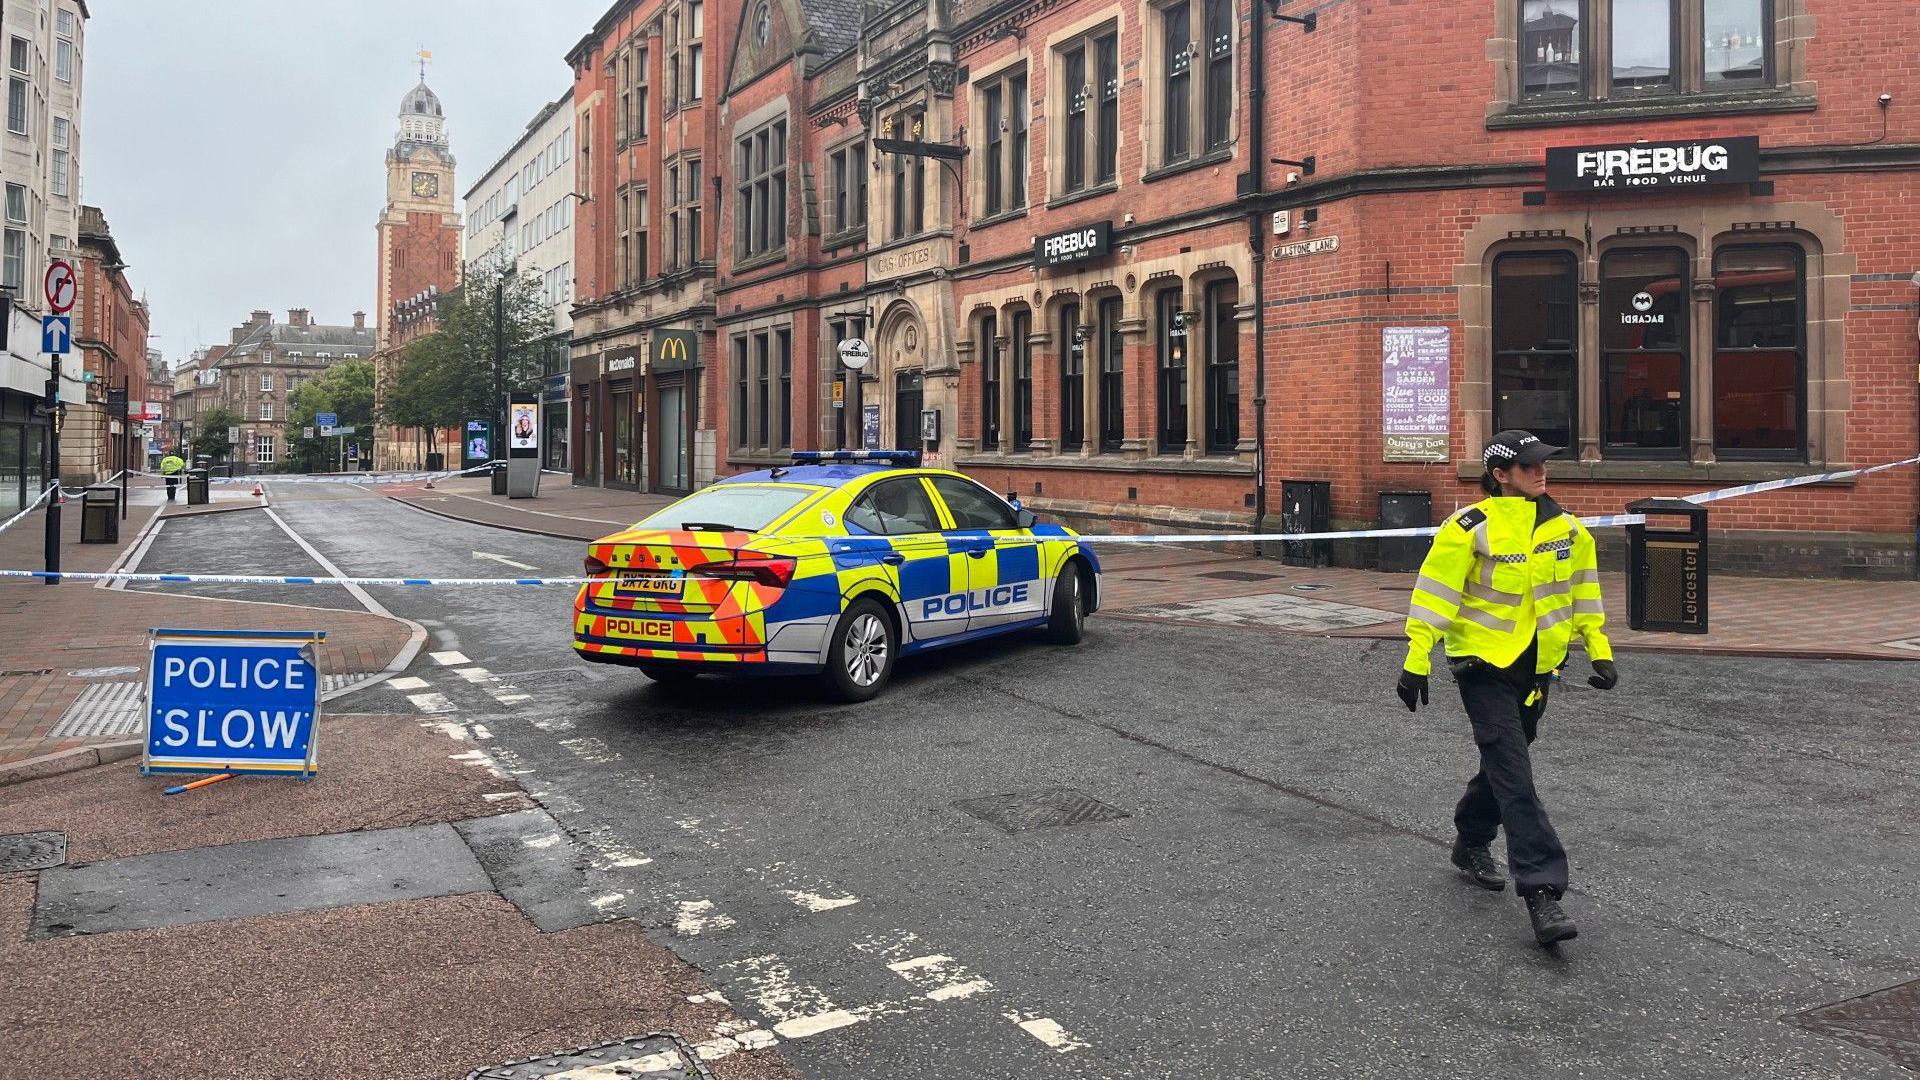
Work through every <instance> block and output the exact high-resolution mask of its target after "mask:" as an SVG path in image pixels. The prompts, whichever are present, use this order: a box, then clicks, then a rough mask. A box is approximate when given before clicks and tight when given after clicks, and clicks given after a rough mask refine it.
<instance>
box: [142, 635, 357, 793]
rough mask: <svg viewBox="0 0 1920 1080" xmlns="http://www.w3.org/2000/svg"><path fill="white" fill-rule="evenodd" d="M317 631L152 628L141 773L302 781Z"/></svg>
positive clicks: (313, 723)
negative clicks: (274, 777)
mask: <svg viewBox="0 0 1920 1080" xmlns="http://www.w3.org/2000/svg"><path fill="white" fill-rule="evenodd" d="M326 636H327V635H326V633H325V631H320V630H293V631H281V630H159V629H156V630H152V631H150V632H149V633H148V635H147V640H148V644H149V649H150V652H151V660H150V663H149V664H148V667H147V749H146V756H145V758H144V759H143V760H142V761H141V772H142V773H156V772H233V773H270V774H275V775H283V776H284V775H292V776H300V777H303V778H304V777H310V776H312V775H313V774H314V732H315V728H316V727H317V726H318V724H319V720H320V665H319V662H318V660H319V657H318V650H319V644H320V642H322V641H324V640H325V639H326Z"/></svg>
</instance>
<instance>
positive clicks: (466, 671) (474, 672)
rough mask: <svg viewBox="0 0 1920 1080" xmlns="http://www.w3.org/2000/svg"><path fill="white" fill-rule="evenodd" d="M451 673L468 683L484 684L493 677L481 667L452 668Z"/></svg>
mask: <svg viewBox="0 0 1920 1080" xmlns="http://www.w3.org/2000/svg"><path fill="white" fill-rule="evenodd" d="M453 673H454V674H455V675H458V676H460V677H461V678H463V679H465V680H467V681H468V682H470V683H481V682H486V681H487V680H488V679H489V678H492V676H493V672H491V671H488V670H487V669H486V668H483V667H463V668H454V669H453Z"/></svg>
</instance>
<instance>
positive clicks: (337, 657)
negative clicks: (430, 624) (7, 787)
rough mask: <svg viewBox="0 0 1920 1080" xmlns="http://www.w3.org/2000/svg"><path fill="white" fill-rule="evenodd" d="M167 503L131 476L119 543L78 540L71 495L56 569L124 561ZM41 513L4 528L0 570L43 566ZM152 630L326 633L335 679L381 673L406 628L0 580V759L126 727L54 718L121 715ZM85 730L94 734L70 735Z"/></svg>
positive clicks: (327, 614)
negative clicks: (85, 705)
mask: <svg viewBox="0 0 1920 1080" xmlns="http://www.w3.org/2000/svg"><path fill="white" fill-rule="evenodd" d="M249 500H250V501H254V502H257V501H258V500H251V497H249ZM175 506H176V507H177V506H179V504H177V503H176V504H175ZM165 508H166V502H165V496H164V493H163V490H162V489H161V487H160V486H159V483H158V482H157V481H143V482H139V483H137V484H136V485H135V487H134V488H133V491H132V493H131V498H130V499H129V506H128V515H127V518H126V520H125V521H123V522H121V525H120V542H119V543H117V544H82V543H80V512H79V509H80V508H79V503H78V502H75V501H69V502H68V503H67V505H66V506H65V507H64V508H63V509H62V511H61V515H60V519H61V520H60V524H61V533H62V543H61V554H60V568H61V569H62V570H67V571H94V572H97V571H104V570H110V569H114V568H116V567H118V566H120V565H121V564H122V563H123V561H125V560H126V559H127V558H128V557H129V556H130V555H131V554H132V550H133V548H134V547H135V546H136V545H137V544H138V542H139V540H140V538H141V537H142V535H143V534H144V533H145V531H146V530H147V529H148V528H149V526H151V525H154V524H156V522H155V520H154V519H155V517H156V515H157V514H159V513H160V512H161V511H162V510H163V509H165ZM194 509H195V510H200V509H202V508H200V507H195V508H194ZM45 520H46V519H45V517H44V513H43V512H42V513H35V514H34V515H32V516H31V517H29V518H27V519H26V520H25V521H22V522H21V523H20V524H19V525H16V526H14V527H13V528H11V529H8V530H7V531H5V532H0V568H4V569H9V570H39V569H43V568H44V566H45V536H46V533H45ZM142 569H146V570H155V569H159V570H164V569H166V568H165V567H152V566H144V567H142ZM156 626H167V627H198V628H205V629H255V630H310V629H319V630H325V631H327V642H326V644H325V645H324V646H323V647H322V648H321V650H320V665H321V671H322V672H323V673H330V674H335V675H344V674H371V673H374V672H379V671H383V670H385V669H386V667H387V666H388V664H390V663H391V662H392V661H393V659H394V657H396V656H397V655H399V654H400V652H401V651H402V650H403V649H405V648H406V647H407V643H408V641H409V640H410V638H411V636H412V632H413V631H412V627H411V626H409V625H408V624H407V623H405V622H402V621H400V620H398V619H391V618H384V617H382V616H378V615H373V614H369V613H367V612H361V611H332V610H325V609H318V608H305V607H295V606H291V605H282V604H254V603H241V602H238V601H231V600H215V599H207V598H202V597H192V596H184V595H179V594H175V593H165V592H138V591H129V590H121V589H113V588H107V587H104V586H99V585H95V584H93V583H89V582H79V581H63V582H61V583H60V584H58V585H48V584H46V583H45V582H44V581H41V580H37V579H19V578H14V579H0V766H7V765H13V764H17V763H19V762H23V761H26V760H28V759H32V758H38V757H42V756H46V755H50V754H56V753H60V752H63V751H68V750H73V749H77V748H82V747H88V746H99V745H104V744H110V743H115V742H122V741H125V740H126V739H127V738H128V737H129V736H128V734H127V733H126V732H125V731H124V730H121V729H120V727H116V726H114V725H100V724H88V723H80V722H78V721H79V718H78V717H77V716H76V719H75V722H73V723H69V724H68V725H67V726H66V728H64V729H63V728H62V726H61V723H62V720H63V718H66V717H68V715H69V713H70V712H72V711H73V710H74V709H75V706H76V704H78V703H80V702H81V701H82V699H83V697H84V698H85V699H86V700H87V701H89V702H95V701H97V702H99V704H100V706H101V708H102V709H107V710H115V711H124V710H120V709H119V706H123V705H126V704H128V702H126V701H121V700H119V699H120V697H125V696H126V694H125V693H124V691H125V690H126V689H127V688H128V687H129V686H130V685H134V684H137V683H139V681H140V679H141V677H142V673H143V672H144V671H145V670H146V660H147V642H146V636H147V630H148V629H149V628H151V627H156ZM133 692H134V693H137V688H136V689H135V690H134V691H133ZM108 699H112V700H108ZM103 726H104V728H105V730H100V729H101V728H102V727H103ZM86 730H95V731H96V732H97V733H95V734H69V733H68V732H69V731H86Z"/></svg>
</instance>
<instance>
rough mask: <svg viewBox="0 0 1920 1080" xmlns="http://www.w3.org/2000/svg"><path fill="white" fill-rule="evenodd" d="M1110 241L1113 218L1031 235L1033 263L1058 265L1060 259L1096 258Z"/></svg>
mask: <svg viewBox="0 0 1920 1080" xmlns="http://www.w3.org/2000/svg"><path fill="white" fill-rule="evenodd" d="M1112 244H1113V222H1111V221H1096V222H1093V223H1092V224H1090V225H1082V226H1081V227H1079V228H1077V229H1068V230H1067V231H1066V232H1057V233H1051V234H1048V235H1046V236H1036V237H1034V238H1033V265H1035V266H1059V265H1061V264H1062V263H1074V262H1081V261H1084V260H1086V259H1097V258H1099V257H1100V256H1102V255H1105V254H1106V253H1107V249H1108V248H1109V247H1111V246H1112Z"/></svg>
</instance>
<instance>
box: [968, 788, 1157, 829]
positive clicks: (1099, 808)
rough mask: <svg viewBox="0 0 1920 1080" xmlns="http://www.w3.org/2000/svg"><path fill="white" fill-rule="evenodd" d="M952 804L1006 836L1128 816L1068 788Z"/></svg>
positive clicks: (993, 796) (1091, 797)
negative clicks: (999, 830)
mask: <svg viewBox="0 0 1920 1080" xmlns="http://www.w3.org/2000/svg"><path fill="white" fill-rule="evenodd" d="M953 805H955V806H957V807H959V808H960V809H962V810H965V811H966V812H967V813H969V814H972V815H973V816H974V817H977V818H979V819H980V820H982V821H984V822H986V823H987V824H989V825H992V826H994V827H995V828H998V829H1001V830H1003V831H1005V832H1007V833H1008V834H1012V833H1017V832H1025V831H1026V830H1028V829H1044V828H1049V827H1051V826H1055V825H1085V824H1087V823H1088V822H1093V821H1117V820H1118V819H1120V818H1123V817H1126V816H1128V815H1127V812H1126V811H1125V810H1120V809H1118V808H1115V807H1112V806H1108V805H1107V804H1106V803H1103V802H1101V801H1100V800H1099V799H1096V798H1094V797H1093V796H1091V795H1088V794H1086V793H1085V792H1080V791H1074V790H1073V789H1071V788H1057V789H1055V790H1053V791H1038V792H1026V793H1014V794H1010V795H990V796H988V797H986V798H984V799H964V800H962V801H960V802H956V803H954V804H953Z"/></svg>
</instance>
